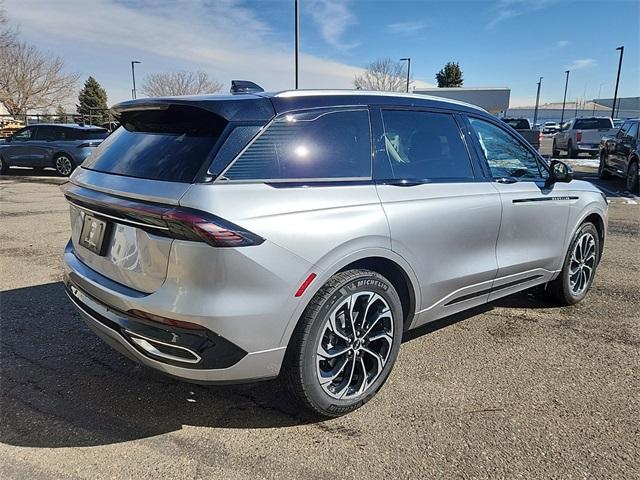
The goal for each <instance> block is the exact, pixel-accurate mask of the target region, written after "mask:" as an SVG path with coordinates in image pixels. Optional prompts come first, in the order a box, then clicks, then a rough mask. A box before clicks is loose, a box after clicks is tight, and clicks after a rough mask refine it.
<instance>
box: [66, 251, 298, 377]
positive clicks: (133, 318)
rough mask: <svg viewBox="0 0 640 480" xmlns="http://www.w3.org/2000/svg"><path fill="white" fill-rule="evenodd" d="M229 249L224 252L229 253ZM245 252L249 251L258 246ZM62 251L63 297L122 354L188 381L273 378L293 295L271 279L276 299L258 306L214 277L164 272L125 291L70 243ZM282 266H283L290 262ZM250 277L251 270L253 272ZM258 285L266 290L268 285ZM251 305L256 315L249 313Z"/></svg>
mask: <svg viewBox="0 0 640 480" xmlns="http://www.w3.org/2000/svg"><path fill="white" fill-rule="evenodd" d="M209 248H210V247H209ZM221 250H222V249H221ZM230 250H231V249H226V250H225V252H224V254H225V255H229V254H231V253H232V252H230ZM239 250H243V249H239ZM243 251H244V250H243ZM252 252H254V253H253V254H254V255H256V254H258V249H256V250H252ZM268 253H269V252H267V254H268ZM271 253H273V252H271ZM64 257H65V284H66V286H67V293H68V295H69V297H70V299H71V301H72V302H73V304H74V305H75V307H76V308H77V310H78V312H79V313H80V315H81V316H82V318H83V320H84V321H85V322H86V323H87V325H88V326H89V327H90V328H91V329H92V330H93V331H94V332H95V333H96V334H97V335H98V336H100V337H101V338H102V339H103V340H105V341H106V342H107V343H108V344H109V345H111V346H112V347H113V348H115V349H116V350H118V351H119V352H120V353H122V354H124V355H126V356H127V357H129V358H131V359H134V360H136V361H138V362H139V363H142V364H144V365H146V366H149V367H151V368H154V369H156V370H159V371H161V372H163V373H165V374H168V375H171V376H173V377H178V378H180V379H183V380H187V381H192V382H196V383H238V382H250V381H255V380H262V379H268V378H274V377H276V376H277V375H278V373H279V372H280V368H281V365H282V361H283V359H284V354H285V351H286V344H285V343H283V342H282V340H283V339H282V336H283V333H284V330H285V327H286V326H287V324H288V321H289V319H290V317H291V313H292V312H289V311H288V309H291V310H293V309H294V308H295V306H296V302H293V301H292V300H293V294H291V293H290V292H288V291H287V290H288V289H284V288H282V285H279V284H278V282H275V281H274V280H273V279H272V278H271V279H270V283H271V284H273V286H272V288H277V289H278V290H282V292H281V294H282V298H281V299H279V300H282V302H276V301H275V299H274V302H273V303H272V304H270V305H269V306H270V308H268V309H266V310H262V308H264V307H265V304H264V303H262V304H259V303H257V300H258V299H259V298H257V297H256V301H254V302H251V301H247V300H248V298H249V295H248V293H249V292H248V291H247V292H246V293H247V295H246V296H245V295H242V296H243V297H245V300H244V301H242V302H238V301H237V299H234V297H232V296H229V295H230V293H228V292H227V291H222V290H219V289H216V285H215V284H214V285H210V286H211V290H209V291H206V292H204V291H202V288H196V287H195V286H189V287H188V288H187V287H186V286H185V285H186V284H184V283H183V285H182V287H181V288H175V287H174V285H173V284H172V282H171V281H170V280H169V279H168V280H167V281H166V282H165V284H164V285H163V286H162V287H160V288H159V289H158V290H157V291H156V292H153V293H150V294H148V293H144V292H139V291H137V290H133V289H131V288H128V287H126V286H124V285H121V284H119V283H116V282H114V281H112V280H110V279H108V278H106V277H104V276H103V275H101V274H99V273H97V272H96V271H94V270H92V269H91V268H89V267H88V266H87V265H86V264H84V263H83V262H82V261H81V260H80V259H79V258H78V257H77V256H76V255H75V252H74V247H73V244H72V242H69V244H68V245H67V247H66V249H65V255H64ZM183 263H186V260H185V259H184V258H183ZM204 267H206V264H204ZM287 267H288V268H291V264H289V265H287ZM253 276H254V277H259V275H257V274H256V273H254V274H253ZM227 277H231V274H229V275H228V276H227ZM230 287H233V288H232V290H231V294H234V295H236V294H237V293H238V292H237V288H236V287H235V286H233V285H231V286H230ZM291 288H294V285H292V286H291ZM247 290H248V289H247ZM263 290H264V291H265V293H268V290H270V288H269V285H265V286H264V288H263ZM214 292H215V293H214ZM223 298H226V300H227V301H223ZM234 300H236V301H235V302H234ZM229 302H232V303H231V304H230V303H229ZM167 305H172V306H173V307H174V309H173V310H170V309H169V308H168V307H167ZM285 306H286V307H285ZM175 307H180V308H179V309H177V308H175ZM261 307H262V308H261ZM132 309H139V310H141V311H143V312H151V313H153V314H155V315H162V316H166V317H168V318H172V319H176V320H179V321H183V322H190V323H193V324H197V325H200V326H201V327H202V329H201V330H198V331H195V332H194V331H193V330H186V331H185V329H183V328H175V327H173V326H168V325H165V324H163V323H159V322H156V321H151V320H148V319H146V318H140V317H139V316H137V315H131V312H130V311H131V310H132ZM256 310H260V311H261V314H260V315H256V313H255V312H256ZM240 311H243V312H245V313H244V315H240ZM194 312H195V313H198V315H194V314H193V313H194ZM205 312H206V314H207V316H206V317H205V316H203V315H204V313H205ZM285 341H286V340H285ZM175 357H182V358H177V359H176V358H175ZM184 359H187V360H188V361H184Z"/></svg>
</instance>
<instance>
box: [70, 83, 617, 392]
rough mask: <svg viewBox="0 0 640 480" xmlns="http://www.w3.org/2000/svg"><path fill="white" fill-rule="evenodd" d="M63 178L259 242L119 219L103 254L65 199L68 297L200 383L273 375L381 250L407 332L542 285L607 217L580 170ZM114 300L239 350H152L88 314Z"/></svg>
mask: <svg viewBox="0 0 640 480" xmlns="http://www.w3.org/2000/svg"><path fill="white" fill-rule="evenodd" d="M281 95H285V94H281ZM286 95H289V96H293V97H292V98H296V96H299V95H301V94H299V93H296V94H286ZM325 107H326V105H325ZM71 182H72V183H73V184H75V185H78V186H81V187H85V188H89V189H92V190H95V191H99V192H102V193H106V194H108V195H113V196H117V197H124V198H128V199H135V200H140V201H146V202H155V203H161V204H165V205H175V206H179V207H180V208H183V207H187V208H193V209H197V210H201V211H204V212H208V213H210V214H213V215H216V216H218V217H221V218H223V219H225V220H227V221H229V222H233V223H234V224H236V225H239V226H241V227H242V228H244V229H247V230H249V231H251V232H253V233H255V234H256V235H259V236H260V237H262V238H264V239H265V241H264V242H263V243H261V244H260V245H254V246H246V247H230V248H215V247H212V246H210V245H208V244H206V243H203V242H193V241H187V240H179V239H171V238H167V237H164V236H160V235H155V234H152V233H148V232H147V231H144V230H142V229H138V228H136V227H135V226H133V225H123V224H119V223H118V222H117V221H115V222H114V223H115V226H114V233H113V238H112V241H111V244H110V246H109V250H108V251H107V254H106V255H104V256H99V255H96V254H95V253H93V252H91V251H89V250H87V249H85V248H84V247H82V246H81V245H79V241H78V240H79V235H80V230H81V228H82V223H83V222H82V219H83V217H84V216H85V215H91V214H92V213H91V211H90V209H83V208H82V207H81V206H80V207H78V206H72V207H71V223H72V227H73V228H72V229H73V234H72V238H71V240H70V243H69V244H68V245H67V248H66V250H65V264H66V268H65V273H66V276H67V278H68V279H69V280H70V281H71V282H73V284H74V285H77V287H78V288H79V289H80V290H81V291H82V292H84V294H85V296H84V297H83V298H82V299H80V298H72V300H73V302H74V303H75V304H76V306H77V307H78V309H79V311H80V313H81V314H82V316H83V318H84V319H85V321H86V322H87V323H88V324H89V326H90V327H91V328H92V329H93V330H94V331H96V332H97V333H98V334H99V335H100V336H102V337H103V338H105V339H106V340H107V341H108V342H109V343H110V344H112V345H114V346H116V347H117V348H118V349H119V350H120V351H122V352H123V353H125V354H127V355H128V356H130V357H132V358H135V359H137V360H138V361H140V362H142V363H143V364H145V365H148V366H150V367H153V368H156V369H159V370H162V371H164V372H166V373H168V374H171V375H175V376H178V377H181V378H185V379H188V380H193V381H201V382H227V381H245V380H251V379H262V378H268V377H274V376H276V375H277V374H278V372H279V370H280V366H281V364H282V361H283V358H284V354H285V351H286V347H287V345H288V344H289V340H290V338H291V335H292V333H293V331H294V329H295V327H296V325H297V322H298V320H299V318H300V317H301V315H302V314H303V312H304V310H305V308H306V307H307V305H308V304H309V302H310V300H311V299H312V298H313V296H314V295H315V293H316V292H318V291H319V290H320V289H321V288H322V286H323V285H324V284H325V282H326V281H327V280H329V279H330V278H331V276H332V275H334V274H335V273H336V272H338V271H340V270H341V269H343V268H345V267H347V266H348V265H351V264H353V263H354V262H357V261H359V260H363V259H370V258H384V259H387V260H389V261H391V262H393V263H395V264H396V265H397V266H398V267H399V268H400V269H401V270H402V271H403V272H404V273H405V276H406V278H407V279H408V288H409V289H410V291H411V296H412V298H413V300H414V303H415V308H414V311H412V312H408V313H409V318H408V319H407V322H406V325H407V326H408V327H409V328H414V327H417V326H419V325H422V324H424V323H427V322H430V321H433V320H436V319H438V318H442V317H444V316H447V315H450V314H453V313H457V312H459V311H462V310H466V309H468V308H471V307H474V306H477V305H480V304H483V303H486V302H488V301H491V300H494V299H496V298H499V297H501V296H504V295H508V294H511V293H514V292H517V291H520V290H523V289H525V288H528V287H531V286H534V285H537V284H542V283H545V282H548V281H549V280H551V279H553V278H554V277H555V276H557V274H558V272H559V271H560V269H561V268H562V264H563V260H564V258H565V253H566V251H567V248H568V246H569V242H570V240H571V237H572V235H573V233H574V232H575V230H576V229H577V227H578V226H579V225H580V224H581V223H582V222H583V221H584V219H585V218H586V217H587V216H588V215H592V214H597V215H598V216H599V217H600V218H602V220H603V222H604V225H606V219H607V205H606V200H605V198H604V196H603V195H602V193H601V192H600V191H599V190H598V189H597V188H596V187H594V186H593V185H591V184H589V183H587V182H581V181H576V180H574V181H572V182H570V183H555V184H553V185H550V186H549V185H546V186H543V185H541V184H540V182H538V183H536V182H527V181H519V182H515V183H511V184H505V183H495V182H492V181H490V180H489V179H486V178H477V179H476V180H471V181H465V182H451V183H444V182H443V183H438V182H433V183H424V184H416V185H412V186H398V185H391V184H385V183H384V182H375V181H358V182H339V183H335V184H332V183H331V182H323V183H322V184H316V185H312V184H299V185H284V184H281V185H278V184H267V183H263V182H255V183H250V182H249V183H247V182H230V181H224V180H218V181H215V182H213V183H193V184H190V183H178V182H164V181H157V180H144V179H139V178H131V177H125V176H120V175H110V174H107V173H100V172H96V171H90V170H87V169H85V168H78V169H77V170H76V171H75V172H74V174H73V175H72V177H71ZM313 275H315V278H313ZM310 276H311V277H310ZM309 278H312V281H311V282H310V283H309V284H308V286H307V287H306V289H305V290H304V291H303V292H302V293H300V295H298V296H297V295H296V294H297V292H298V290H299V288H300V287H301V285H302V284H303V283H304V282H305V280H307V279H309ZM83 304H84V305H85V306H86V305H90V308H89V309H87V308H83ZM110 308H112V309H114V310H117V311H121V312H129V311H132V310H140V311H143V312H148V313H149V314H152V315H157V316H161V317H166V318H170V319H176V320H179V321H184V322H189V323H192V324H196V325H201V326H204V327H206V328H207V329H209V330H210V331H211V332H214V333H215V334H217V335H219V336H221V337H224V338H225V339H226V340H228V341H229V342H232V343H233V344H234V345H236V346H238V347H239V348H241V349H243V350H244V351H245V352H247V355H246V356H244V357H243V358H242V359H241V360H240V361H239V362H238V363H236V364H234V365H232V366H230V367H228V368H219V369H195V368H185V367H178V366H175V365H169V364H166V363H164V362H161V361H157V360H154V359H153V358H149V357H148V356H145V355H143V354H142V353H141V352H140V351H139V350H138V349H136V348H135V347H134V346H133V345H131V343H129V342H128V341H127V340H126V339H125V338H124V337H123V336H122V335H120V334H119V333H118V332H117V331H115V330H112V329H110V328H108V327H106V326H105V325H104V324H103V323H101V322H100V321H99V320H98V319H97V318H96V317H95V315H94V314H93V313H92V311H93V312H98V313H100V312H105V309H106V311H108V310H109V309H110Z"/></svg>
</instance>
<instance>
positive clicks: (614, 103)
mask: <svg viewBox="0 0 640 480" xmlns="http://www.w3.org/2000/svg"><path fill="white" fill-rule="evenodd" d="M616 50H620V60H619V61H618V76H617V77H616V89H615V91H614V92H613V108H612V109H611V118H616V100H617V99H618V84H619V83H620V70H622V55H624V46H622V47H618V48H616Z"/></svg>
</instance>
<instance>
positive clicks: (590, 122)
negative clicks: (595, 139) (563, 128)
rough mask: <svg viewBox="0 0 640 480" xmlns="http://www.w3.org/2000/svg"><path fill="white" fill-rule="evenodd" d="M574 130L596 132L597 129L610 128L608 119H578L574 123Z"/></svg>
mask: <svg viewBox="0 0 640 480" xmlns="http://www.w3.org/2000/svg"><path fill="white" fill-rule="evenodd" d="M573 128H574V129H575V130H597V129H599V128H612V124H611V120H609V119H608V118H578V119H577V120H576V123H574V125H573Z"/></svg>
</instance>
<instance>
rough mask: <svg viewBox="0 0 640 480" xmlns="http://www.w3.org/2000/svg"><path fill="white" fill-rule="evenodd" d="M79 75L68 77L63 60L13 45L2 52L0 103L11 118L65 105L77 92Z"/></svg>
mask: <svg viewBox="0 0 640 480" xmlns="http://www.w3.org/2000/svg"><path fill="white" fill-rule="evenodd" d="M77 81H78V74H76V73H66V72H65V71H64V61H63V60H62V58H60V57H55V56H50V55H47V54H45V53H42V52H40V51H39V50H38V49H37V48H36V47H34V46H32V45H29V44H27V43H25V42H21V41H14V42H12V43H11V44H10V45H9V46H7V47H6V48H3V49H2V50H0V103H2V104H3V105H4V106H5V107H6V109H7V110H8V112H9V113H10V114H11V115H14V116H15V115H18V114H20V113H25V112H26V111H27V110H33V109H38V110H40V109H47V108H52V107H55V106H56V105H58V104H60V103H64V101H65V100H67V99H68V98H69V97H70V96H71V95H72V94H73V92H74V90H75V86H76V82H77Z"/></svg>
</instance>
